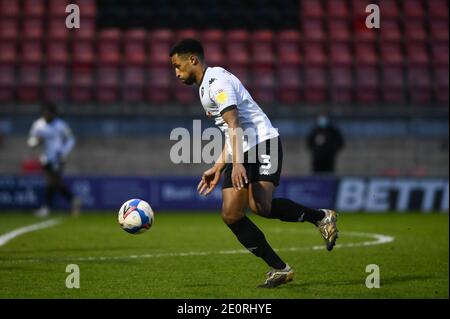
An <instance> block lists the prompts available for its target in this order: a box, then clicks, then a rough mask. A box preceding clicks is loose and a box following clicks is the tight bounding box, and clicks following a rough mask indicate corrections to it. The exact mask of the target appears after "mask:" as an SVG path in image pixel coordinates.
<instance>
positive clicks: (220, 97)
mask: <svg viewBox="0 0 450 319" xmlns="http://www.w3.org/2000/svg"><path fill="white" fill-rule="evenodd" d="M216 101H217V103H219V104H225V103H226V102H227V101H228V95H227V93H226V92H225V91H224V90H222V89H220V90H219V92H218V93H217V94H216Z"/></svg>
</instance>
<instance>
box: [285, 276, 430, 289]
mask: <svg viewBox="0 0 450 319" xmlns="http://www.w3.org/2000/svg"><path fill="white" fill-rule="evenodd" d="M438 278H439V277H437V276H425V275H418V276H413V275H405V276H391V277H381V286H387V285H390V284H396V283H401V282H408V281H416V280H421V281H422V280H429V279H438ZM365 281H366V278H365V277H362V278H358V279H351V280H333V279H330V280H328V281H309V282H301V281H294V282H292V283H289V284H287V285H286V286H284V287H285V288H286V289H291V290H301V289H304V288H308V287H315V286H327V287H330V286H333V287H339V286H357V285H361V286H364V287H365Z"/></svg>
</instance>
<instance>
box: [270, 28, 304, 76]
mask: <svg viewBox="0 0 450 319" xmlns="http://www.w3.org/2000/svg"><path fill="white" fill-rule="evenodd" d="M275 46H276V50H277V53H278V62H279V65H283V66H284V65H291V66H295V67H298V66H299V64H300V63H301V54H300V32H298V31H297V30H284V31H280V32H278V33H277V34H276V39H275Z"/></svg>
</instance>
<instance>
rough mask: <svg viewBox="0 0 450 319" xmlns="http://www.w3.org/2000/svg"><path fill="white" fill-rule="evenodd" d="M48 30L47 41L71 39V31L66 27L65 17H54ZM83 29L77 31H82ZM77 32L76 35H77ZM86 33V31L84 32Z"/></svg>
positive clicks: (50, 20)
mask: <svg viewBox="0 0 450 319" xmlns="http://www.w3.org/2000/svg"><path fill="white" fill-rule="evenodd" d="M48 23H49V25H48V29H47V39H48V40H50V41H53V40H67V39H68V38H69V29H67V27H66V19H65V17H53V18H50V19H49V22H48ZM80 30H81V29H77V31H80ZM77 31H75V32H74V33H77ZM82 32H84V31H82Z"/></svg>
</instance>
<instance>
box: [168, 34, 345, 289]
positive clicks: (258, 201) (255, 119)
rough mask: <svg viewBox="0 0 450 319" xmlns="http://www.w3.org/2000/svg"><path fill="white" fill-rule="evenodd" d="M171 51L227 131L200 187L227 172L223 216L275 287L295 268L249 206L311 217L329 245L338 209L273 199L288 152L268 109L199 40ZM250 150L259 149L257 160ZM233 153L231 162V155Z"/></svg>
mask: <svg viewBox="0 0 450 319" xmlns="http://www.w3.org/2000/svg"><path fill="white" fill-rule="evenodd" d="M170 57H171V62H172V66H173V67H174V68H175V73H176V76H177V78H178V79H180V80H181V81H182V82H183V83H185V84H188V85H192V84H194V83H195V84H196V85H198V86H199V95H200V100H201V102H202V105H203V107H204V109H205V112H206V114H207V116H208V117H212V118H214V120H215V124H216V125H217V126H218V127H219V128H220V129H221V130H222V131H223V132H224V134H225V136H226V143H225V146H224V149H223V151H222V154H221V156H220V158H219V159H218V160H217V162H216V164H215V165H214V166H213V167H212V168H211V169H209V170H207V171H205V172H204V173H203V176H202V179H201V181H200V183H199V185H198V187H197V189H198V191H199V193H200V194H203V195H208V194H209V193H210V192H211V191H212V190H213V189H214V188H215V187H216V185H217V183H218V182H219V180H220V177H221V175H222V173H223V175H224V181H223V184H222V195H223V205H222V219H223V221H224V222H225V224H227V226H228V227H229V228H230V229H231V231H232V232H233V233H234V234H235V235H236V237H237V239H238V240H239V241H240V242H241V244H242V245H243V246H244V247H246V248H247V249H248V250H249V251H251V252H252V253H253V254H254V255H256V256H258V257H260V258H262V259H263V260H264V261H265V262H266V263H267V264H268V265H269V266H270V267H271V270H270V271H269V272H268V273H267V278H266V280H265V282H264V283H263V284H261V285H259V287H262V288H273V287H276V286H278V285H281V284H284V283H287V282H289V281H291V280H292V279H293V277H294V271H293V270H292V268H291V267H290V266H289V265H287V264H286V263H285V262H283V261H282V260H281V258H280V257H279V256H278V255H277V254H276V253H275V251H274V250H273V249H272V247H271V246H270V245H269V243H268V242H267V240H266V238H265V236H264V234H263V233H262V232H261V230H260V229H259V228H258V227H257V226H256V225H255V224H254V223H253V222H252V221H251V220H250V219H249V218H247V217H246V216H245V210H246V208H247V207H250V209H251V210H252V211H253V212H254V213H256V214H258V215H260V216H262V217H266V218H276V219H280V220H282V221H287V222H304V221H308V222H311V223H312V224H314V225H316V226H317V227H318V229H319V231H320V233H321V234H322V236H323V238H324V239H325V243H326V245H327V249H328V250H329V251H330V250H332V249H333V246H334V245H335V242H336V239H337V237H338V230H337V227H336V221H337V214H336V213H335V212H334V211H332V210H327V209H319V210H317V209H311V208H308V207H305V206H303V205H300V204H298V203H296V202H293V201H292V200H290V199H286V198H275V199H272V196H273V192H274V190H275V187H276V186H278V184H279V180H280V174H281V166H282V160H283V152H282V147H281V142H280V138H279V134H278V132H277V131H276V130H275V129H274V128H273V127H272V124H271V122H270V120H269V119H268V117H267V116H266V114H265V113H264V112H263V111H262V110H261V108H260V107H259V106H258V104H257V103H256V102H255V101H254V100H253V99H252V97H251V95H250V94H249V92H248V91H247V90H246V89H245V87H244V86H243V85H242V83H241V82H240V81H239V79H238V78H236V77H235V76H234V75H233V74H231V73H230V72H228V71H226V70H225V69H223V68H221V67H207V66H206V64H205V62H204V51H203V46H202V44H201V43H200V42H199V41H197V40H195V39H184V40H182V41H180V42H178V43H177V44H176V45H175V46H174V47H173V48H172V50H171V52H170ZM240 129H241V130H243V131H246V132H247V131H252V132H253V135H254V136H253V138H248V137H246V138H244V136H242V135H240V134H239V130H240ZM274 145H275V146H276V147H274ZM228 154H229V155H228ZM241 154H243V155H241ZM251 154H257V156H256V157H255V158H254V160H252V156H250V155H251ZM229 157H231V158H232V160H231V162H227V161H226V159H227V158H229ZM273 163H276V165H272V164H273Z"/></svg>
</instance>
